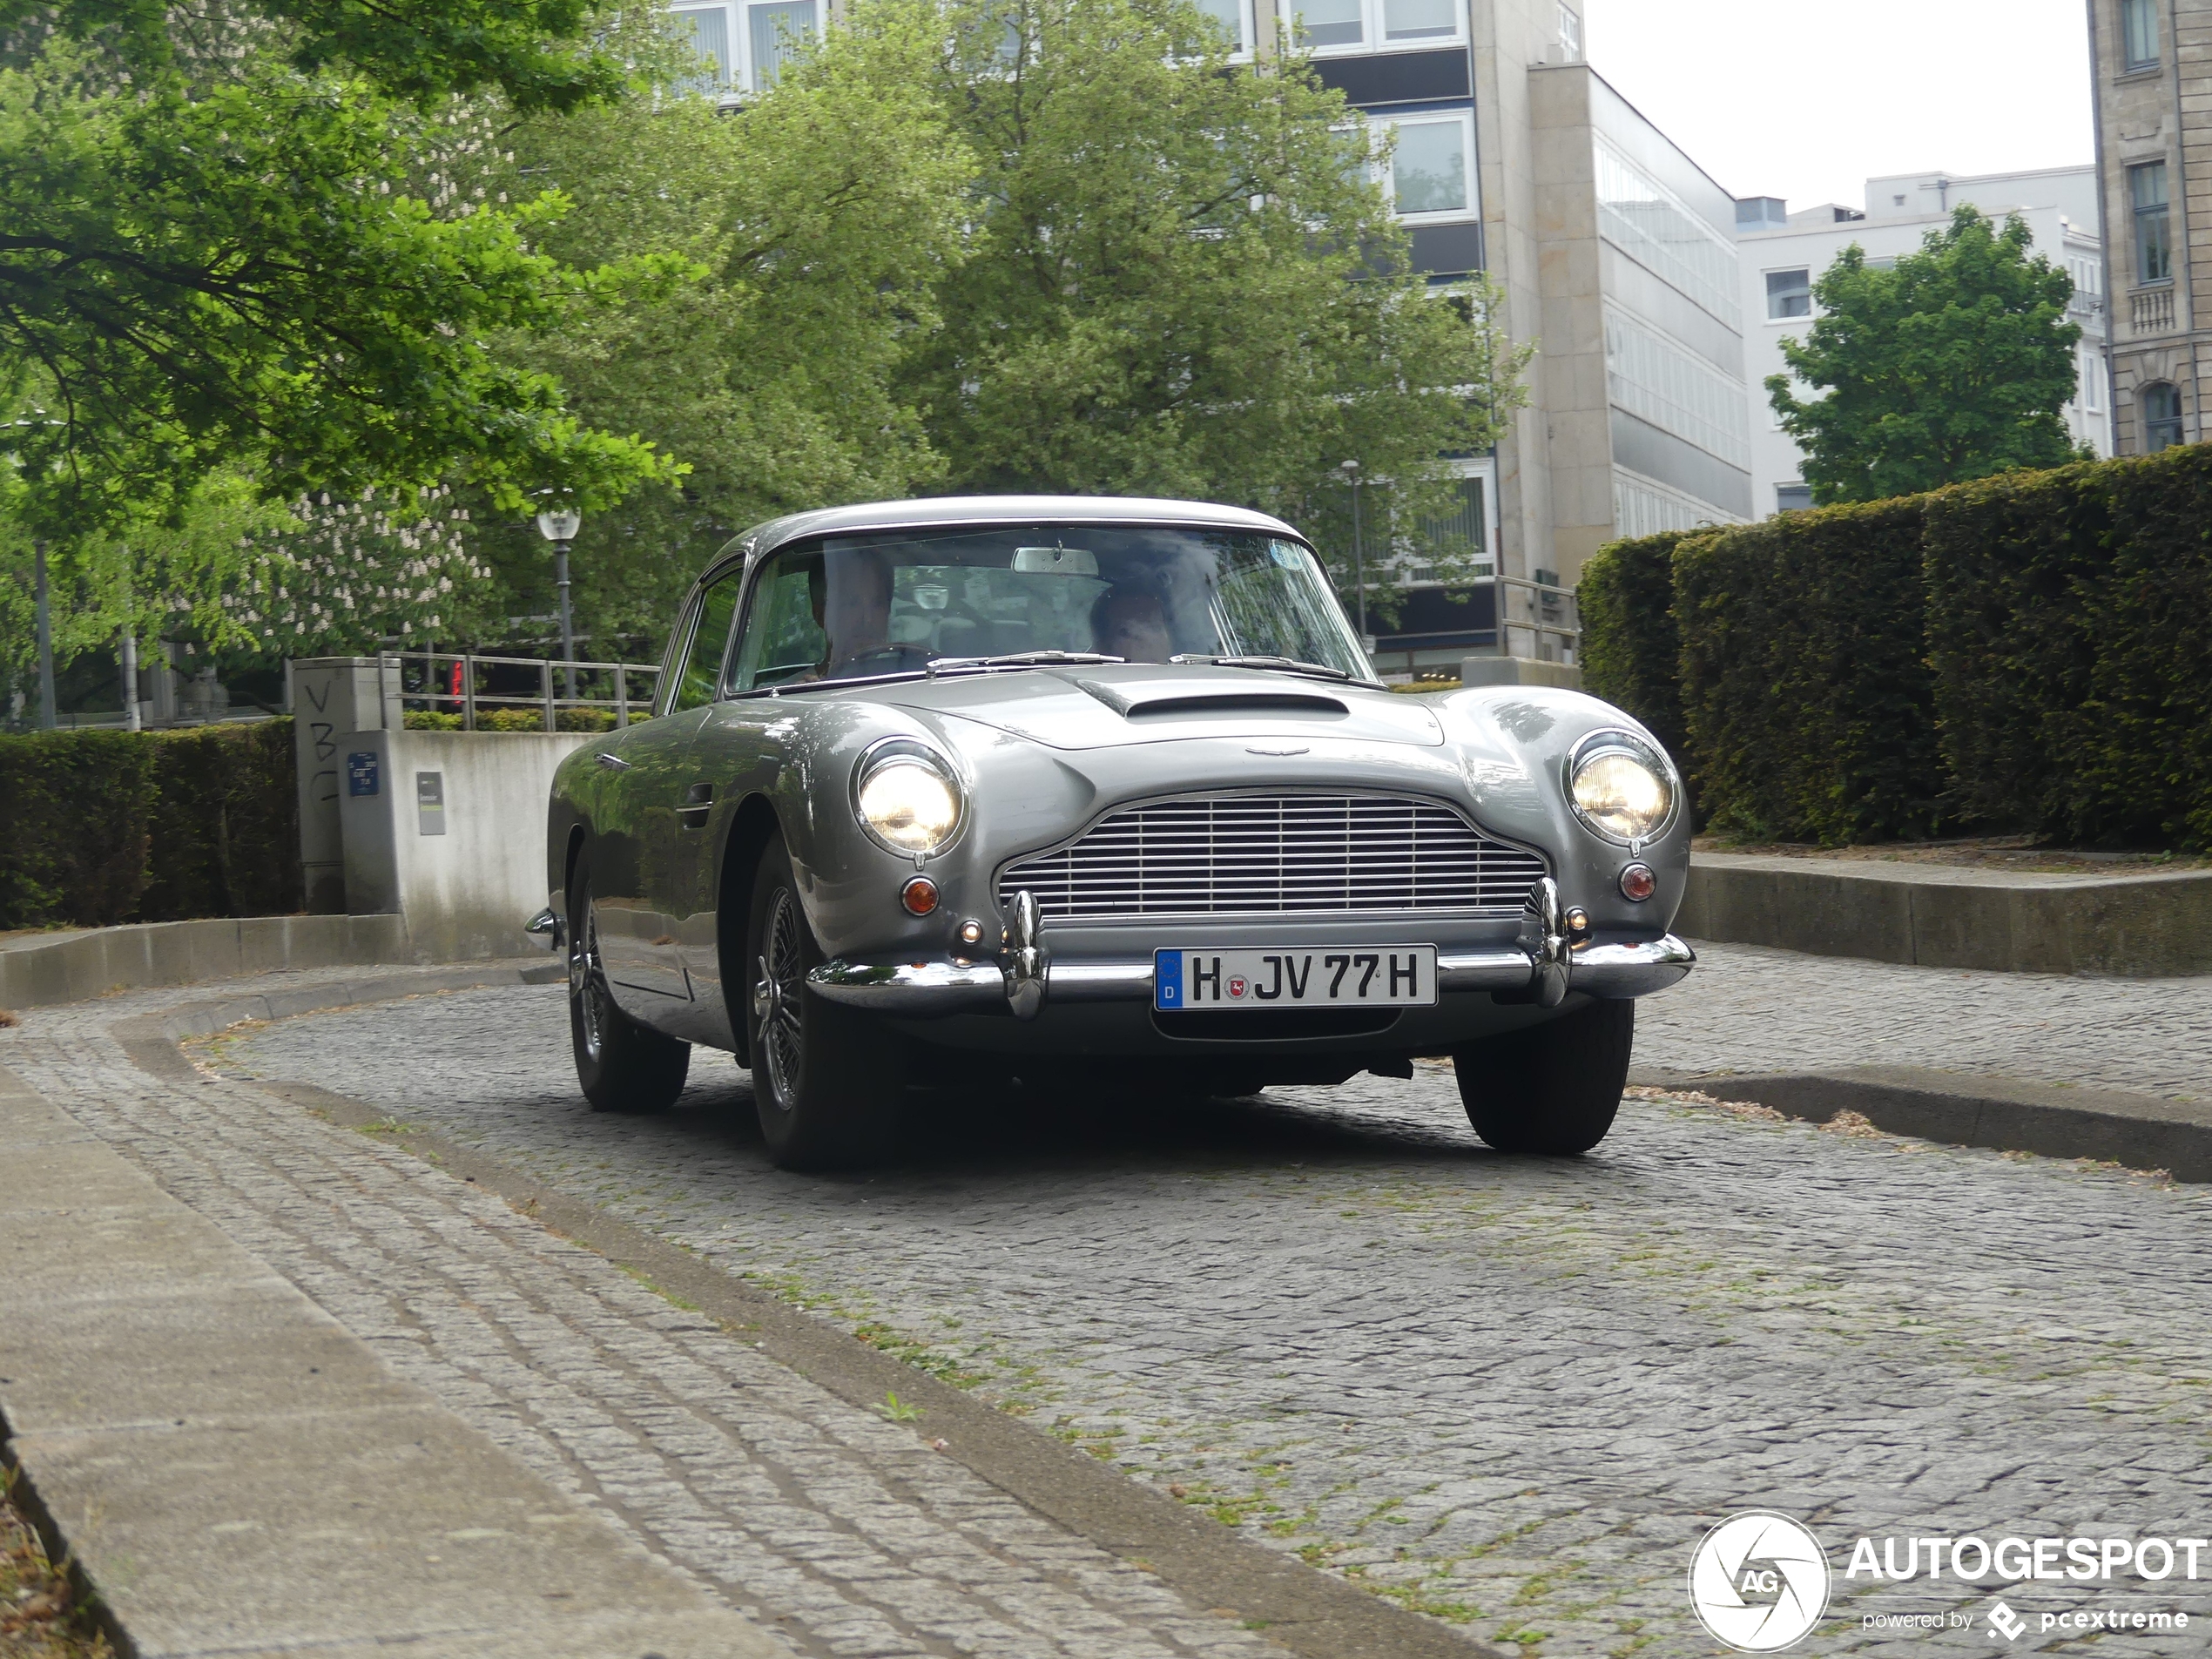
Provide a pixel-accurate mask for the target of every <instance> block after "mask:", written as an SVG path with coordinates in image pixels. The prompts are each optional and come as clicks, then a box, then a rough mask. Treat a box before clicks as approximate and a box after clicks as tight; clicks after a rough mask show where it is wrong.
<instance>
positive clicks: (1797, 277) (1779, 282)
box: [1766, 271, 1812, 322]
mask: <svg viewBox="0 0 2212 1659" xmlns="http://www.w3.org/2000/svg"><path fill="white" fill-rule="evenodd" d="M1766 314H1767V317H1768V319H1769V320H1771V321H1777V322H1778V321H1780V320H1782V319H1783V318H1784V317H1810V316H1811V315H1812V273H1811V271H1769V272H1768V273H1766Z"/></svg>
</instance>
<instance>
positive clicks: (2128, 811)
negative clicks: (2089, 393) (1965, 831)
mask: <svg viewBox="0 0 2212 1659" xmlns="http://www.w3.org/2000/svg"><path fill="white" fill-rule="evenodd" d="M1927 524H1928V529H1927V596H1928V604H1929V615H1930V624H1929V628H1930V634H1931V637H1932V641H1933V644H1934V651H1933V656H1934V663H1935V672H1936V695H1937V707H1938V709H1939V712H1940V715H1941V717H1942V729H1943V748H1944V753H1945V756H1946V759H1948V761H1949V762H1950V765H1951V767H1952V771H1953V773H1954V774H1955V777H1956V779H1957V791H1958V798H1959V803H1960V805H1961V806H1962V807H1963V808H1964V809H1965V810H1966V811H1967V812H1969V813H1972V814H1973V816H1974V817H1976V818H1977V819H1982V820H1984V821H1986V822H1988V823H1991V824H1993V825H1996V826H2003V827H2006V828H2017V829H2022V830H2028V831H2032V832H2034V833H2039V834H2042V835H2047V836H2051V837H2055V838H2058V839H2061V840H2075V841H2086V842H2098V843H2104V844H2107V845H2155V846H2181V847H2188V848H2202V847H2206V846H2212V672H2208V670H2209V669H2212V663H2208V660H2207V659H2208V647H2209V645H2212V447H2208V446H2194V447H2190V448H2175V449H2168V450H2167V451H2165V452H2164V453H2162V454H2161V455H2152V456H2147V457H2144V458H2142V459H2140V460H2129V461H2116V462H2103V463H2100V464H2093V465H2087V466H2078V467H2068V468H2065V469H2060V470H2059V471H2055V472H2047V473H2036V474H2011V475H2004V476H2000V477H1997V478H1993V479H1987V480H1985V481H1983V482H1979V483H1977V484H1971V485H1966V486H1962V487H1960V488H1959V489H1953V490H1950V491H1946V492H1945V493H1944V494H1943V495H1941V496H1934V497H1931V498H1930V501H1929V507H1928V513H1927Z"/></svg>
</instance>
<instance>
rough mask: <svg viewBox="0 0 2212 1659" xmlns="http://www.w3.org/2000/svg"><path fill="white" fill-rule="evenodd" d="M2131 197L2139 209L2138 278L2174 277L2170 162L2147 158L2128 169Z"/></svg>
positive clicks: (2136, 260)
mask: <svg viewBox="0 0 2212 1659" xmlns="http://www.w3.org/2000/svg"><path fill="white" fill-rule="evenodd" d="M2128 199H2129V201H2130V202H2132V203H2133V204H2134V209H2135V280H2136V281H2137V282H2171V281H2172V280H2174V220H2173V213H2172V209H2171V208H2170V207H2169V206H2168V202H2167V199H2166V164H2165V163H2164V162H2162V161H2146V162H2142V163H2141V164H2139V165H2136V166H2133V167H2130V168H2128Z"/></svg>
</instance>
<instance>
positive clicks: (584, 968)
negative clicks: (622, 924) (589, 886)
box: [569, 900, 612, 1061]
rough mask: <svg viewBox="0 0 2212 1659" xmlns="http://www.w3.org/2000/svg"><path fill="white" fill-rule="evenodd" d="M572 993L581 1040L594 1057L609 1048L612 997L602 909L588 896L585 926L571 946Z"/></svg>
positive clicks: (579, 1038)
mask: <svg viewBox="0 0 2212 1659" xmlns="http://www.w3.org/2000/svg"><path fill="white" fill-rule="evenodd" d="M569 995H570V996H571V997H573V998H574V999H575V1000H576V1005H577V1019H578V1020H579V1021H580V1022H581V1026H580V1028H579V1031H578V1041H579V1042H581V1043H582V1044H583V1051H584V1053H585V1054H586V1055H589V1056H590V1058H591V1059H592V1060H595V1061H597V1060H598V1059H600V1058H601V1057H602V1056H603V1055H604V1054H605V1053H606V1048H607V1012H608V1004H609V1002H610V1001H611V1000H612V997H611V994H610V992H609V991H608V989H607V974H606V969H605V968H604V967H602V966H601V964H600V961H599V912H598V907H597V906H596V905H593V904H592V903H590V901H589V900H586V901H585V904H584V907H583V927H579V928H577V930H576V938H575V940H574V941H572V942H571V943H570V947H569Z"/></svg>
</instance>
